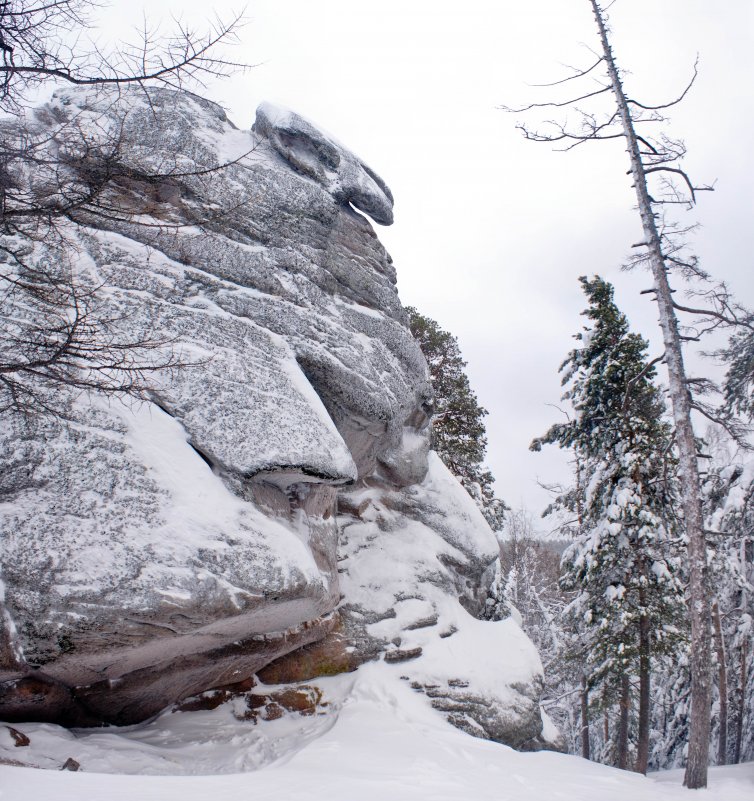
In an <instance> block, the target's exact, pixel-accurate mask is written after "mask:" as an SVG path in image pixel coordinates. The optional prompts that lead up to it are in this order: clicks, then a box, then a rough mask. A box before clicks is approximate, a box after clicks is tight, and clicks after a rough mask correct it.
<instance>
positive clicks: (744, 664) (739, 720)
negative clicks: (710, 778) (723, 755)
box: [733, 637, 749, 765]
mask: <svg viewBox="0 0 754 801" xmlns="http://www.w3.org/2000/svg"><path fill="white" fill-rule="evenodd" d="M748 645H749V639H748V637H744V638H743V640H742V642H741V680H740V683H739V696H738V715H737V716H736V745H735V749H734V751H733V763H734V764H735V765H737V764H738V763H739V762H740V761H741V745H742V744H743V737H744V715H745V714H746V679H747V672H748V670H749V664H748V662H749V660H748V653H747V651H748Z"/></svg>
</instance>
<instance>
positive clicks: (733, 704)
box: [702, 432, 754, 765]
mask: <svg viewBox="0 0 754 801" xmlns="http://www.w3.org/2000/svg"><path fill="white" fill-rule="evenodd" d="M705 440H706V445H707V447H708V449H709V451H710V454H711V464H710V468H709V470H708V472H707V474H706V476H705V480H704V482H703V484H702V491H703V500H704V507H705V517H706V522H707V528H708V531H709V534H708V537H709V540H710V551H711V559H710V572H711V578H712V581H711V586H712V588H713V593H712V624H713V625H712V629H713V646H714V647H713V653H714V657H715V659H714V662H715V664H714V671H713V674H714V675H715V677H716V678H717V697H716V699H715V703H714V704H713V708H712V734H713V741H716V744H717V749H716V751H717V762H718V764H723V765H724V764H729V763H736V762H740V761H742V760H743V761H745V760H747V759H751V758H752V748H753V747H754V736H753V735H752V732H751V715H752V709H754V665H752V650H753V649H752V645H753V642H752V635H753V634H754V631H753V630H752V621H753V620H754V460H753V459H752V458H751V455H750V454H744V455H743V456H742V454H741V453H740V452H738V453H735V452H734V453H731V450H730V449H729V447H728V446H731V445H732V446H733V450H735V443H731V442H729V441H726V438H725V437H724V435H721V434H720V433H719V432H710V433H708V435H707V437H706V438H705ZM747 724H748V725H747Z"/></svg>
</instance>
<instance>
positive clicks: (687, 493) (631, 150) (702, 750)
mask: <svg viewBox="0 0 754 801" xmlns="http://www.w3.org/2000/svg"><path fill="white" fill-rule="evenodd" d="M590 2H591V4H592V10H593V12H594V16H595V19H596V22H597V27H598V29H599V35H600V41H601V44H602V53H603V58H604V59H605V65H606V67H607V71H608V75H609V78H610V83H611V87H612V90H613V94H614V96H615V100H616V104H617V108H618V114H619V116H620V120H621V123H622V127H623V133H624V136H625V139H626V144H627V150H628V154H629V159H630V162H631V176H632V178H633V182H634V189H635V191H636V197H637V201H638V207H639V214H640V216H641V222H642V228H643V231H644V242H645V245H646V247H647V249H648V253H647V256H648V260H649V264H650V268H651V271H652V276H653V279H654V292H655V299H656V301H657V306H658V309H659V313H660V327H661V329H662V335H663V340H664V343H665V362H666V364H667V369H668V385H669V389H670V397H671V402H672V409H673V421H674V423H675V435H676V443H677V447H678V465H679V472H680V479H681V493H682V506H683V516H684V523H685V527H686V538H687V542H688V561H689V589H688V601H689V616H690V619H691V653H690V668H691V719H690V722H689V743H688V760H687V763H686V774H685V777H684V784H685V785H686V786H687V787H690V788H699V787H706V786H707V762H708V759H709V735H710V697H711V682H710V652H711V643H710V626H709V619H710V608H709V595H708V591H707V548H706V541H705V536H704V527H703V517H702V507H701V500H700V491H699V467H698V463H697V456H696V438H695V436H694V429H693V426H692V424H691V395H690V393H689V389H688V384H687V381H686V371H685V368H684V364H683V352H682V348H681V339H680V336H679V333H678V320H677V318H676V316H675V311H674V309H673V298H672V294H671V290H670V285H669V283H668V271H667V265H666V263H665V256H664V254H663V250H662V240H661V237H660V233H659V231H658V228H657V222H656V218H655V214H654V210H653V207H652V200H651V198H650V196H649V191H648V188H647V176H646V172H645V170H644V163H643V162H642V158H641V150H640V147H639V140H638V139H637V136H636V131H635V129H634V122H633V117H632V116H631V109H630V107H629V102H628V99H627V98H626V95H625V93H624V91H623V84H622V82H621V78H620V75H619V73H618V68H617V66H616V63H615V59H614V57H613V53H612V49H611V48H610V42H609V39H608V35H607V28H606V26H605V22H604V19H603V14H602V9H601V8H600V6H599V5H598V3H597V0H590Z"/></svg>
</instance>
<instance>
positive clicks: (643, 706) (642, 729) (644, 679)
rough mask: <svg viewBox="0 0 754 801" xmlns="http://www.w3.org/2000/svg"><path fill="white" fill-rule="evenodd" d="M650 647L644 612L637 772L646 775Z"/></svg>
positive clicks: (641, 644) (640, 643)
mask: <svg viewBox="0 0 754 801" xmlns="http://www.w3.org/2000/svg"><path fill="white" fill-rule="evenodd" d="M642 594H643V593H642ZM650 648H651V638H650V631H649V617H648V616H647V615H646V614H643V615H642V616H641V617H640V618H639V733H638V742H637V744H636V772H637V773H644V774H645V775H646V772H647V766H648V764H649V705H650V697H649V690H650V670H649V668H650Z"/></svg>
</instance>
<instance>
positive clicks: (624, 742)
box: [618, 673, 631, 770]
mask: <svg viewBox="0 0 754 801" xmlns="http://www.w3.org/2000/svg"><path fill="white" fill-rule="evenodd" d="M629 691H630V684H629V681H628V673H624V674H623V676H622V677H621V683H620V717H619V721H618V767H619V768H620V769H621V770H626V768H628V710H629V706H630V703H631V698H630V696H629Z"/></svg>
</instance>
